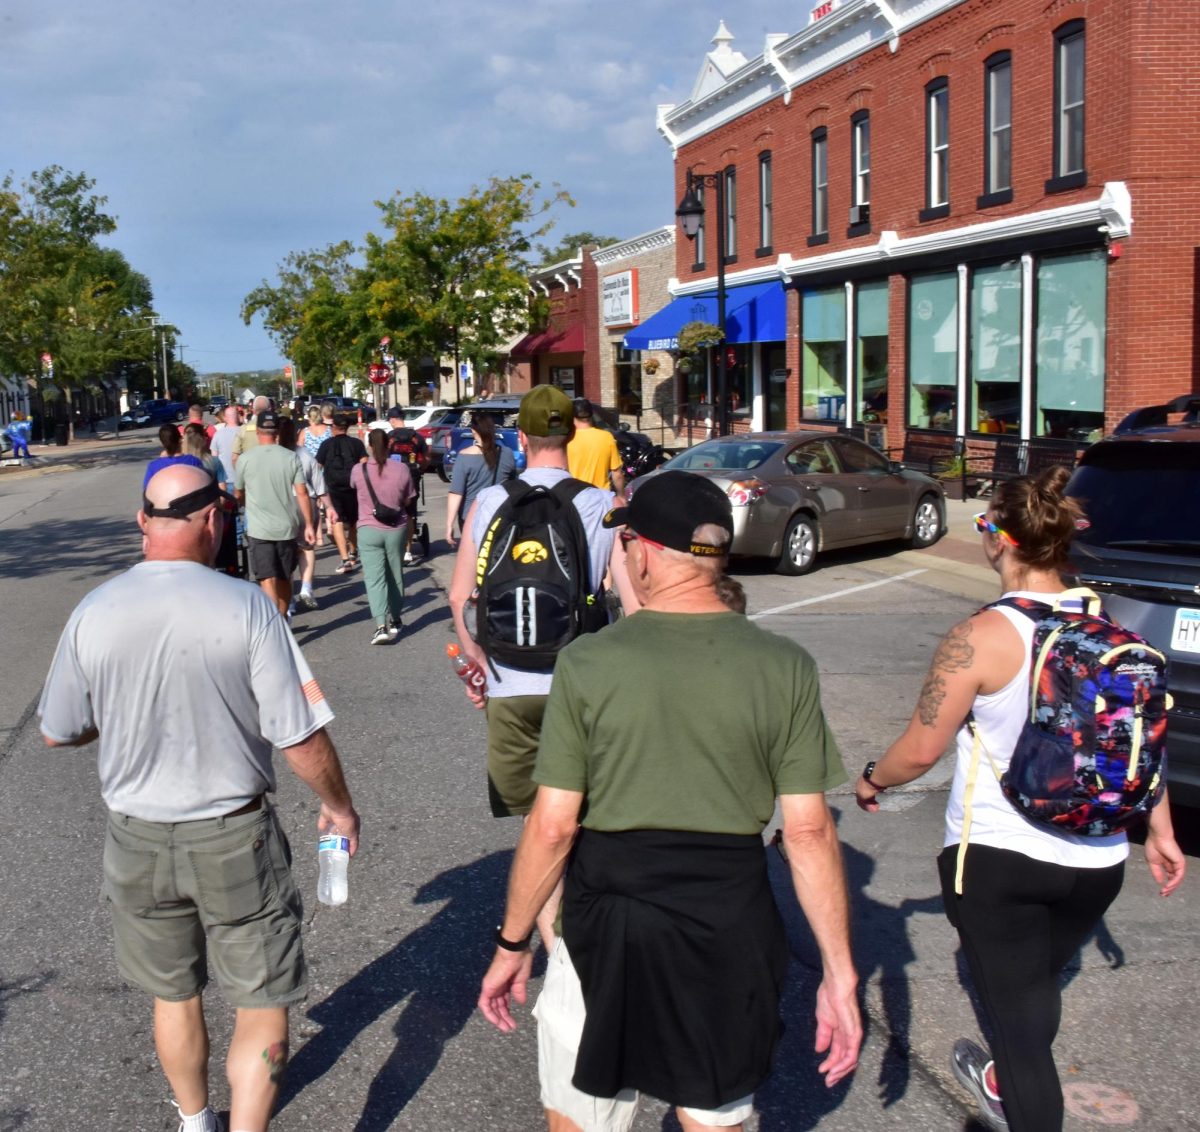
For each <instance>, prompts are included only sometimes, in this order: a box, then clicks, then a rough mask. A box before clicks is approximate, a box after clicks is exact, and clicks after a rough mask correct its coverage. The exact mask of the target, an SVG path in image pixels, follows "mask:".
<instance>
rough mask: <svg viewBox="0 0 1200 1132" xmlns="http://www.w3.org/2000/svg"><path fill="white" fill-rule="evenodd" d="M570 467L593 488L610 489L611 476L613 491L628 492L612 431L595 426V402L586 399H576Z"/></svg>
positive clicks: (569, 452) (574, 474) (568, 460)
mask: <svg viewBox="0 0 1200 1132" xmlns="http://www.w3.org/2000/svg"><path fill="white" fill-rule="evenodd" d="M567 468H568V470H569V471H570V473H571V475H573V476H574V477H575V478H576V479H577V480H583V481H584V482H585V483H590V484H591V485H592V486H593V487H599V488H604V489H607V488H608V486H609V483H608V481H609V478H610V477H611V478H612V490H613V491H615V492H616V493H617V494H618V495H620V494H621V493H622V492H624V490H625V469H624V468H623V467H622V465H621V454H620V452H618V451H617V442H616V440H615V439H614V437H613V434H612V433H611V432H609V431H608V430H607V429H603V428H596V426H595V425H594V424H593V423H592V403H591V401H589V400H588V399H587V398H586V397H576V398H575V435H574V436H573V437H572V438H571V440H570V442H569V443H568V444H567Z"/></svg>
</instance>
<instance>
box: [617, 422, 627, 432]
mask: <svg viewBox="0 0 1200 1132" xmlns="http://www.w3.org/2000/svg"><path fill="white" fill-rule="evenodd" d="M617 431H618V432H628V431H629V422H628V421H621V423H620V424H618V425H617Z"/></svg>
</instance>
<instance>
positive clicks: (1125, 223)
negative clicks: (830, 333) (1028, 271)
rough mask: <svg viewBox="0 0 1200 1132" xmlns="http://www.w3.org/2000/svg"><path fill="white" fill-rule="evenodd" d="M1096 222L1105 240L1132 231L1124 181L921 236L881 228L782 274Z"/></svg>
mask: <svg viewBox="0 0 1200 1132" xmlns="http://www.w3.org/2000/svg"><path fill="white" fill-rule="evenodd" d="M1092 224H1094V225H1095V226H1096V229H1097V231H1098V232H1099V233H1101V234H1104V235H1106V236H1107V237H1108V238H1109V239H1120V238H1123V237H1126V236H1128V235H1129V234H1130V232H1132V230H1133V205H1132V200H1131V198H1130V196H1129V189H1128V187H1127V186H1126V185H1125V182H1124V181H1110V182H1108V184H1106V185H1105V186H1104V189H1103V191H1102V192H1101V194H1100V196H1099V197H1098V198H1097V199H1096V200H1093V201H1082V202H1080V203H1079V204H1068V205H1064V206H1063V207H1061V208H1047V209H1043V210H1042V211H1040V212H1027V213H1024V214H1023V215H1020V216H1008V217H1005V218H1004V219H1002V220H989V221H986V222H984V223H982V224H967V225H965V226H963V227H961V228H947V229H946V230H945V231H943V232H930V233H929V234H928V235H925V236H910V237H908V238H906V239H901V238H900V237H899V236H897V235H896V233H895V232H881V233H880V234H879V240H878V242H877V243H875V244H869V245H867V246H866V247H861V248H853V249H851V250H849V251H841V252H830V253H829V254H828V255H818V256H805V257H804V258H803V259H793V260H792V261H791V263H790V264H789V265H788V266H787V267H786V269H785V273H786V275H787V276H788V277H789V278H791V279H799V278H803V277H804V276H806V275H816V274H820V273H823V272H827V271H829V270H831V269H834V270H836V269H838V268H848V267H857V266H861V265H863V264H869V263H873V262H880V261H895V260H903V259H907V258H910V257H912V256H918V255H928V254H930V253H933V252H945V251H954V250H956V249H958V248H974V247H979V246H981V245H985V244H990V243H995V242H996V241H998V240H1011V239H1020V238H1022V237H1027V236H1037V235H1040V234H1043V233H1046V232H1062V231H1066V230H1068V229H1071V228H1086V227H1088V226H1089V225H1092Z"/></svg>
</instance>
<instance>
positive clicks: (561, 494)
mask: <svg viewBox="0 0 1200 1132" xmlns="http://www.w3.org/2000/svg"><path fill="white" fill-rule="evenodd" d="M592 486H593V485H592V484H590V483H588V482H587V481H586V480H580V479H575V478H574V477H569V478H567V479H565V480H559V481H558V483H556V484H555V485H554V486H553V487H552V488H551V489H550V490H551V492H552V493H553V494H554V497H555V498H556V499H558V500H559V501H560V502H562V503H563V504H565V505H566V511H567V522H568V523H570V525H571V530H572V532H573V533H574V536H575V548H576V553H577V554H578V555H579V564H580V568H581V569H582V570H583V572H584V574H583V586H582V593H583V595H584V596H585V598H586V597H587V595H591V594H593V593H598V592H599V591H600V589H601V588H602V587H603V582H601V583H600V584H598V585H597V586H596V589H595V590H593V589H592V556H591V550H590V547H589V545H588V537H587V531H586V530H585V529H584V526H583V518H582V516H581V515H580V514H579V508H578V507H576V506H575V497H576V496H578V495H579V494H581V493H582V492H585V491H587V489H588V488H589V487H592Z"/></svg>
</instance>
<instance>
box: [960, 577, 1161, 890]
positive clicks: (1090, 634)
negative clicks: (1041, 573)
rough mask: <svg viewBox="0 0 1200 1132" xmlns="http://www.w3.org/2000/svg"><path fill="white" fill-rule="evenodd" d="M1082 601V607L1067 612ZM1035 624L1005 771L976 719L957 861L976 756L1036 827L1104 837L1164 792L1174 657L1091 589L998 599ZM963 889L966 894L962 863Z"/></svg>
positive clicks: (1127, 823) (967, 816)
mask: <svg viewBox="0 0 1200 1132" xmlns="http://www.w3.org/2000/svg"><path fill="white" fill-rule="evenodd" d="M1075 602H1079V603H1081V604H1082V606H1083V608H1082V610H1081V611H1072V610H1069V609H1064V608H1062V606H1063V604H1064V603H1066V604H1074V603H1075ZM998 606H1009V607H1010V608H1012V609H1016V610H1018V611H1019V612H1020V613H1023V614H1024V615H1025V616H1026V617H1028V618H1029V619H1030V620H1031V621H1033V622H1034V623H1035V625H1036V628H1035V629H1034V633H1033V650H1032V665H1031V668H1030V674H1029V718H1028V719H1026V721H1025V726H1024V727H1023V728H1022V729H1021V733H1020V735H1019V736H1018V737H1017V743H1016V746H1015V747H1014V748H1013V753H1012V758H1011V760H1010V761H1009V764H1008V770H1007V771H1005V772H1004V774H1001V773H1000V772H999V771H998V770H997V768H996V764H995V763H994V762H993V761H992V757H991V755H990V754H989V753H988V751H987V747H986V746H985V745H984V742H983V737H982V736H981V735H980V733H979V729H978V727H977V726H976V724H975V720H974V718H973V717H970V718H968V720H967V725H968V727H969V728H970V729H971V733H972V735H973V736H974V739H975V750H974V751H973V752H972V763H971V769H970V772H969V774H968V798H967V802H966V809H965V813H964V821H963V836H962V848H961V849H960V862H961V857H962V853H963V852H964V851H965V847H966V843H967V834H968V832H969V829H970V808H969V807H970V797H969V792H970V790H971V789H972V788H973V786H974V780H975V770H976V767H977V764H978V753H979V750H982V751H983V752H984V754H985V755H987V758H988V761H989V762H991V763H992V770H993V772H994V773H995V774H996V777H997V778H998V779H999V781H1000V789H1001V790H1003V792H1004V795H1005V797H1006V798H1008V800H1009V801H1010V802H1011V803H1012V804H1013V805H1014V806H1015V807H1016V808H1017V809H1018V810H1020V811H1021V813H1022V814H1024V815H1025V816H1026V817H1027V818H1030V819H1031V820H1033V821H1036V822H1044V823H1047V824H1049V825H1052V826H1053V827H1054V828H1055V829H1058V830H1062V831H1063V832H1066V833H1075V834H1082V835H1085V836H1088V837H1103V836H1105V835H1107V834H1110V833H1116V832H1117V831H1119V830H1122V829H1125V828H1127V827H1128V826H1130V825H1132V824H1133V823H1134V822H1135V821H1136V820H1137V819H1138V818H1140V817H1142V816H1143V815H1146V814H1148V813H1149V812H1150V811H1151V810H1152V809H1153V808H1154V806H1155V805H1156V804H1157V803H1158V800H1159V798H1161V797H1162V792H1163V776H1164V770H1165V767H1164V760H1165V759H1166V753H1167V749H1166V748H1167V742H1166V741H1167V711H1168V709H1169V708H1170V706H1171V697H1170V695H1169V693H1168V692H1167V658H1166V657H1165V656H1164V655H1163V654H1162V653H1161V652H1159V651H1158V650H1157V649H1155V648H1152V647H1151V646H1150V645H1148V644H1147V643H1146V642H1145V641H1144V640H1142V638H1141V637H1139V636H1138V635H1137V634H1136V633H1133V632H1130V631H1129V630H1128V629H1124V628H1122V627H1121V626H1120V625H1118V624H1116V623H1115V622H1113V621H1111V620H1109V618H1108V617H1107V616H1106V615H1105V614H1104V612H1103V611H1102V610H1101V608H1100V598H1099V597H1098V596H1097V595H1096V594H1095V593H1094V592H1093V591H1091V590H1089V589H1082V588H1081V589H1074V590H1068V591H1067V592H1066V593H1063V594H1061V595H1059V597H1058V599H1057V600H1056V601H1055V602H1054V604H1049V603H1043V602H1038V601H1033V600H1031V599H1030V598H1024V597H1008V598H1001V599H1000V600H999V601H996V602H993V603H992V604H991V605H988V606H985V607H984V608H985V609H995V608H997V607H998ZM959 872H960V875H959V885H958V888H959V891H961V863H960V870H959Z"/></svg>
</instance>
